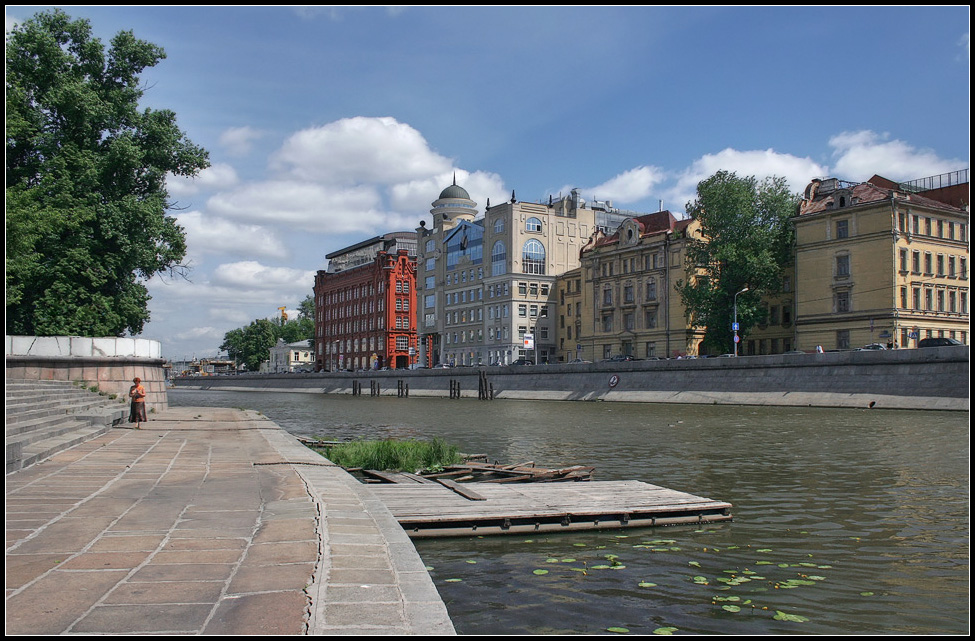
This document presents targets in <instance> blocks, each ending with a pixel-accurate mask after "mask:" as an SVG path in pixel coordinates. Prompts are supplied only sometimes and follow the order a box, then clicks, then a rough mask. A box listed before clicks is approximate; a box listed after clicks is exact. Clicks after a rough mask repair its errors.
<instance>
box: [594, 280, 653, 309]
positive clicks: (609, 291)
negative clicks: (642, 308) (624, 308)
mask: <svg viewBox="0 0 975 641" xmlns="http://www.w3.org/2000/svg"><path fill="white" fill-rule="evenodd" d="M641 289H642V291H643V293H644V298H643V300H644V302H654V301H656V300H657V279H656V278H650V279H648V280H647V281H646V282H645V283H644V284H643V287H642V288H641ZM636 291H637V289H636V286H635V285H633V284H632V283H624V284H623V291H622V292H621V297H620V304H621V305H634V304H636V302H637V300H636ZM612 304H613V288H612V287H611V286H606V287H604V288H603V297H602V305H603V307H609V306H612Z"/></svg>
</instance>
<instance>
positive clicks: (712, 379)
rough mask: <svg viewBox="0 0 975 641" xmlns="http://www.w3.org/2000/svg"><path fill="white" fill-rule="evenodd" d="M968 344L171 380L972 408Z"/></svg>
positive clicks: (332, 389) (289, 387)
mask: <svg viewBox="0 0 975 641" xmlns="http://www.w3.org/2000/svg"><path fill="white" fill-rule="evenodd" d="M968 369H969V348H968V347H967V346H962V347H938V348H928V349H906V350H892V351H862V352H834V353H826V354H782V355H774V356H747V357H746V356H742V357H738V358H708V359H691V360H667V361H632V362H622V363H579V364H565V365H544V366H532V367H524V366H522V367H516V366H507V367H464V368H451V369H432V370H416V371H385V372H331V373H330V372H322V373H316V374H270V375H256V374H252V375H239V376H211V377H199V378H197V377H193V378H186V379H179V380H178V381H177V383H176V385H177V387H181V388H183V387H185V388H197V389H226V390H228V391H229V390H241V391H244V390H260V391H280V392H308V393H326V394H351V393H354V392H355V391H358V393H359V394H361V395H363V396H368V395H370V394H372V393H379V394H382V395H384V396H387V395H394V396H396V395H404V392H408V394H409V395H410V396H442V397H447V396H452V395H456V394H457V393H458V391H459V394H460V396H462V397H468V398H478V397H479V395H480V394H479V392H485V393H487V394H488V395H491V396H493V398H517V399H546V400H602V401H631V402H647V403H708V404H737V405H785V406H802V407H805V406H813V407H862V408H889V409H894V408H896V409H933V410H958V411H968V399H969V374H968Z"/></svg>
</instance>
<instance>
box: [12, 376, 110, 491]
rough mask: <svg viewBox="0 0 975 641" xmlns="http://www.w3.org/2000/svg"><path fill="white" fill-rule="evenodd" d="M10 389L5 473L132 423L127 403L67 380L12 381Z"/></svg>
mask: <svg viewBox="0 0 975 641" xmlns="http://www.w3.org/2000/svg"><path fill="white" fill-rule="evenodd" d="M5 383H6V384H5V387H6V407H5V412H6V431H5V434H4V450H5V451H6V456H7V464H6V473H7V474H9V473H11V472H15V471H17V470H20V469H23V468H25V467H28V466H30V465H33V464H34V463H37V462H39V461H43V460H44V459H46V458H49V457H51V456H53V455H54V454H57V453H58V452H60V451H62V450H66V449H68V448H69V447H73V446H75V445H77V444H79V443H83V442H85V441H87V440H89V439H93V438H95V437H96V436H100V435H101V434H104V433H105V432H107V431H108V430H110V429H111V428H112V427H113V426H115V425H118V424H120V423H122V422H124V421H125V420H126V419H127V418H128V414H129V411H128V405H127V403H126V402H125V400H124V399H112V398H110V397H108V396H103V395H100V394H98V393H96V392H92V391H89V390H88V389H87V388H85V387H83V386H81V385H80V384H75V383H71V382H68V381H37V380H11V379H7V380H6V381H5Z"/></svg>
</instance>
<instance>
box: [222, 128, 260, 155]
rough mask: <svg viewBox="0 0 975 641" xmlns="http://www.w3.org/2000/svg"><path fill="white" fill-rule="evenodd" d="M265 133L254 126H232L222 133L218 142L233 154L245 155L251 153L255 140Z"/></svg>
mask: <svg viewBox="0 0 975 641" xmlns="http://www.w3.org/2000/svg"><path fill="white" fill-rule="evenodd" d="M263 135H264V133H263V132H262V131H259V130H257V129H254V128H253V127H231V128H230V129H227V130H225V131H224V132H223V133H222V134H220V138H219V139H218V140H217V142H218V144H219V145H220V146H221V147H223V148H224V149H226V150H227V153H229V154H231V155H232V156H244V155H246V154H248V153H250V150H251V148H252V147H253V144H254V141H255V140H257V139H259V138H261V137H262V136H263Z"/></svg>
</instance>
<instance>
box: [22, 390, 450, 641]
mask: <svg viewBox="0 0 975 641" xmlns="http://www.w3.org/2000/svg"><path fill="white" fill-rule="evenodd" d="M150 418H151V419H152V420H150V421H149V422H148V423H144V424H143V426H142V429H141V430H133V429H113V430H111V431H110V432H108V433H107V434H104V435H102V436H100V437H98V438H95V439H93V440H91V441H88V442H86V443H83V444H81V445H78V446H76V447H74V448H72V449H70V450H66V451H64V452H62V453H60V454H58V455H55V456H54V457H52V458H51V459H49V460H47V461H45V462H42V463H38V464H36V465H34V466H31V467H29V468H26V469H23V470H20V471H18V472H14V473H12V474H8V475H7V476H6V479H5V486H6V488H5V489H6V510H5V516H6V535H7V536H6V541H7V547H6V555H5V562H6V607H5V632H6V634H289V635H298V634H454V628H453V625H452V624H451V622H450V619H449V618H448V616H447V611H446V608H445V607H444V604H443V601H442V600H441V599H440V596H439V594H438V593H437V591H436V588H435V587H434V585H433V582H432V580H431V579H430V576H429V575H428V574H427V572H426V570H425V569H424V565H423V563H422V561H421V560H420V558H419V556H418V555H417V553H416V550H415V549H414V547H413V544H412V543H411V542H410V540H409V538H408V537H407V535H406V534H405V532H403V530H402V528H401V527H400V526H399V525H398V523H397V522H396V520H395V519H394V518H393V517H392V515H391V514H390V513H389V511H388V510H387V509H386V507H385V506H384V505H383V504H382V503H380V502H379V501H377V500H376V499H375V498H373V497H372V495H371V494H370V492H369V490H368V488H366V487H365V486H363V485H361V484H360V483H358V482H357V481H356V480H355V479H354V478H352V477H351V476H350V475H349V474H347V473H346V472H345V471H344V470H342V469H341V468H339V467H336V466H333V465H332V464H331V463H329V462H328V461H327V460H326V459H323V458H322V457H320V456H319V455H317V454H315V453H314V452H312V451H311V450H308V449H307V448H305V447H304V446H303V445H301V444H300V443H298V441H297V440H296V439H295V438H294V437H292V436H291V435H290V434H288V433H287V432H286V431H285V430H283V429H281V428H280V427H278V426H277V425H275V424H274V423H272V422H271V421H269V420H267V419H266V418H265V417H263V416H261V415H260V414H258V413H256V412H253V411H245V410H236V409H222V408H186V407H180V408H170V409H169V410H167V411H165V412H163V413H161V414H160V415H158V416H155V415H153V416H151V417H150Z"/></svg>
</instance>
